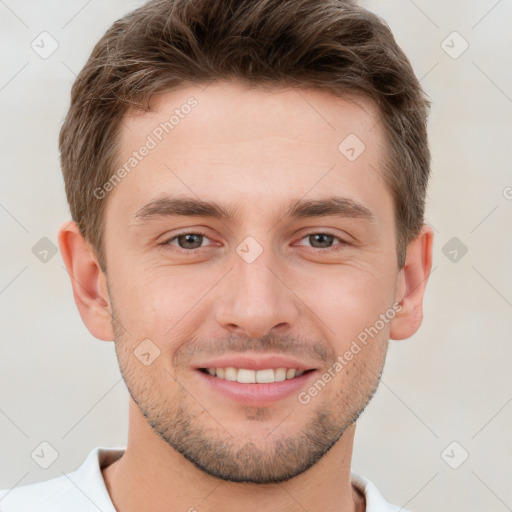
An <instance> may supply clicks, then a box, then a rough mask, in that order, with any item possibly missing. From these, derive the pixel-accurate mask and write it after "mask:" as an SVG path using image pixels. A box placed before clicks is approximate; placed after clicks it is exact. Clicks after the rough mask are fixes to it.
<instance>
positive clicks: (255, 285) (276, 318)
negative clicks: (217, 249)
mask: <svg viewBox="0 0 512 512" xmlns="http://www.w3.org/2000/svg"><path fill="white" fill-rule="evenodd" d="M261 238H262V237H260V239H261ZM265 240H266V242H265V244H263V243H260V242H259V241H256V240H255V238H253V237H247V238H246V239H245V240H244V241H242V243H240V244H239V246H238V247H237V248H236V254H234V255H233V256H234V257H233V264H232V270H231V272H230V273H229V275H228V276H227V279H226V282H225V283H224V284H223V287H222V290H221V293H220V296H219V297H218V299H217V300H218V303H217V321H218V323H219V324H220V325H221V326H223V327H225V328H227V329H231V330H233V329H235V328H236V329H237V330H242V331H244V333H245V334H246V335H249V336H251V337H257V336H264V335H265V334H267V333H268V332H269V331H270V330H271V329H272V328H274V327H276V326H278V325H281V324H288V327H289V326H290V325H292V323H293V322H294V321H295V320H296V318H297V316H298V309H297V304H296V302H295V297H294V295H293V293H291V292H290V290H289V289H288V288H287V287H286V286H285V284H284V283H283V282H282V281H284V279H283V277H278V276H279V273H280V269H281V268H283V265H282V264H281V262H280V261H279V257H278V255H275V254H274V251H273V250H272V246H271V242H270V237H266V238H265Z"/></svg>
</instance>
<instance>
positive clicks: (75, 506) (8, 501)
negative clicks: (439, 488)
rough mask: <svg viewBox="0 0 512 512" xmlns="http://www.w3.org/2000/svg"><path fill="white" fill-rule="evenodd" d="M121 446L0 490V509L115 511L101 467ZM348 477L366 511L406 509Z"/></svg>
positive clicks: (360, 480)
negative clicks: (72, 466)
mask: <svg viewBox="0 0 512 512" xmlns="http://www.w3.org/2000/svg"><path fill="white" fill-rule="evenodd" d="M124 450H125V448H124V447H109V448H107V447H98V448H95V449H94V450H92V451H91V452H90V453H89V455H88V456H87V458H86V459H85V460H84V462H82V464H81V465H80V467H79V468H78V469H77V470H76V471H73V472H72V473H68V474H63V475H62V476H59V477H56V478H53V479H51V480H46V481H44V482H38V483H35V484H30V485H24V486H21V487H16V488H14V489H12V490H9V489H4V490H0V510H1V511H2V512H21V511H29V510H38V512H69V510H73V511H74V512H98V511H101V512H116V509H115V508H114V505H113V504H112V500H111V499H110V495H109V494H108V491H107V488H106V485H105V481H104V480H103V475H102V473H101V468H103V467H105V466H108V465H109V464H111V463H113V462H114V461H115V460H116V459H118V458H119V457H120V456H121V455H122V454H123V453H124ZM351 480H352V483H353V484H354V486H355V487H357V488H358V489H359V490H360V491H361V492H362V493H363V494H364V495H365V498H366V512H408V511H407V510H405V509H404V508H399V507H397V506H395V505H391V504H390V503H388V502H387V501H385V500H384V498H383V497H382V495H381V494H380V492H379V491H378V489H377V488H376V487H375V486H374V485H373V484H372V483H371V482H370V481H369V480H367V479H366V478H364V477H363V476H361V475H359V474H358V473H356V472H354V471H351Z"/></svg>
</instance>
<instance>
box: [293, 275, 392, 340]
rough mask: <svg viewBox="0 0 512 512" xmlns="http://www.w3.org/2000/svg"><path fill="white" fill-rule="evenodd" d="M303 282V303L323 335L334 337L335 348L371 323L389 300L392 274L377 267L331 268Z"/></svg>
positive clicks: (385, 309)
mask: <svg viewBox="0 0 512 512" xmlns="http://www.w3.org/2000/svg"><path fill="white" fill-rule="evenodd" d="M307 283H308V286H306V287H303V292H302V293H303V294H304V295H300V294H298V295H299V296H301V297H302V296H304V297H305V299H304V302H305V303H306V305H307V306H308V307H309V308H311V310H312V311H313V312H314V313H315V314H316V315H317V316H318V318H320V319H321V320H322V323H323V325H324V326H326V331H325V334H326V336H327V338H331V339H333V338H334V339H335V340H336V343H335V345H339V347H336V348H338V349H339V350H341V349H342V348H343V347H344V346H345V345H346V344H347V343H349V344H350V341H351V340H352V339H354V338H356V337H357V336H358V335H359V333H360V332H362V331H364V329H365V328H369V327H371V326H373V325H374V324H375V322H376V321H377V320H378V319H379V318H380V315H381V314H386V312H388V311H389V310H390V308H391V306H392V302H393V291H394V288H393V284H394V280H393V275H392V273H391V272H386V271H385V269H379V268H377V267H373V268H364V269H363V268H362V267H360V266H358V267H355V266H348V265H347V266H343V267H340V268H339V269H337V270H334V269H333V268H332V267H331V269H330V271H329V272H328V273H327V272H326V273H325V275H322V273H318V274H317V275H316V276H315V278H314V279H311V278H310V279H309V281H308V282H307ZM379 325H380V324H379ZM381 330H383V329H381Z"/></svg>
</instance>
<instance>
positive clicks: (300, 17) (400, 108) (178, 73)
mask: <svg viewBox="0 0 512 512" xmlns="http://www.w3.org/2000/svg"><path fill="white" fill-rule="evenodd" d="M221 79H225V80H232V79H235V80H241V81H244V82H247V83H249V84H252V85H254V86H256V85H262V84H263V85H271V86H272V85H275V86H283V85H290V86H292V87H297V88H309V89H317V90H322V91H329V92H332V93H334V94H335V95H337V96H340V97H342V96H343V95H344V94H345V95H346V94H347V93H350V92H359V93H362V94H364V95H365V96H367V97H369V98H371V99H372V100H373V101H374V102H375V103H376V105H377V106H378V108H379V112H380V121H381V122H382V124H383V127H384V131H385V133H386V139H387V147H388V157H387V161H386V162H383V169H384V172H383V177H384V179H385V180H386V183H387V184H388V186H389V188H390V191H391V193H392V196H393V200H394V205H395V223H396V233H397V256H398V263H399V267H400V268H402V267H403V265H404V261H405V254H406V249H407V245H408V243H409V242H410V241H411V240H412V239H413V238H415V237H416V236H417V234H418V233H419V230H420V228H421V225H422V224H423V215H424V208H425V196H426V189H427V183H428V177H429V173H430V150H429V147H428V141H427V126H426V124H427V122H426V121H427V116H428V110H429V106H430V102H429V101H428V99H427V97H426V95H425V93H424V92H423V90H422V88H421V85H420V83H419V81H418V79H417V78H416V76H415V74H414V71H413V69H412V67H411V64H410V62H409V60H408V59H407V57H406V56H405V54H404V53H403V51H402V50H401V49H400V47H399V46H398V44H397V43H396V41H395V39H394V37H393V34H392V33H391V30H390V28H389V27H388V25H387V24H386V23H385V22H384V21H383V20H382V19H381V18H380V17H378V16H377V15H375V14H373V13H371V12H369V11H368V10H366V9H364V8H362V7H359V6H357V5H355V3H354V2H352V1H350V0H151V1H149V2H147V3H146V4H144V5H143V6H142V7H140V8H139V9H136V10H135V11H133V12H131V13H129V14H128V15H126V16H124V17H123V18H121V19H120V20H118V21H116V22H115V23H114V24H113V25H112V26H111V27H110V28H109V29H108V30H107V32H106V33H105V35H104V36H103V37H102V38H101V39H100V41H99V42H98V43H97V44H96V46H95V48H94V50H93V51H92V54H91V56H90V58H89V60H88V61H87V63H86V65H85V66H84V68H83V69H82V71H81V72H80V74H79V75H78V77H77V79H76V81H75V83H74V85H73V88H72V92H71V106H70V109H69V112H68V114H67V117H66V119H65V121H64V124H63V126H62V129H61V132H60V137H59V147H60V151H61V165H62V171H63V175H64V181H65V186H66V194H67V199H68V202H69V206H70V210H71V215H72V217H73V220H74V221H76V222H77V224H78V226H79V228H80V231H81V233H82V235H83V236H84V237H85V239H86V240H87V241H88V242H89V243H90V244H91V246H92V247H93V249H94V251H95V253H96V256H97V258H98V262H99V264H100V266H101V268H102V270H103V271H104V272H106V263H107V262H106V260H105V252H104V240H103V232H104V219H103V216H104V210H105V203H106V200H102V199H99V198H98V197H96V195H95V193H94V190H97V189H98V187H102V186H103V185H104V184H105V183H106V182H108V180H109V178H110V177H111V176H112V175H113V173H114V171H115V169H116V165H117V145H118V140H119V133H120V127H121V119H122V117H123V115H124V114H125V113H126V112H127V110H128V109H129V108H132V107H135V108H140V109H142V110H146V111H147V110H149V101H150V98H151V97H152V95H154V94H155V93H158V92H163V91H166V90H170V89H172V88H174V87H177V86H182V85H183V84H186V83H191V84H207V83H211V82H213V81H216V80H221ZM340 142H341V141H340Z"/></svg>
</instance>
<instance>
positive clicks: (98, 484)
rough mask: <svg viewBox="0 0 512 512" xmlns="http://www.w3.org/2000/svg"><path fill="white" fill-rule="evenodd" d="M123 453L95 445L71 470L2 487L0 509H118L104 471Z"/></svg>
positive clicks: (13, 511)
mask: <svg viewBox="0 0 512 512" xmlns="http://www.w3.org/2000/svg"><path fill="white" fill-rule="evenodd" d="M121 455H122V450H121V449H118V448H101V447H99V448H95V449H94V450H92V451H91V452H90V453H89V455H88V456H87V458H86V459H85V461H84V462H83V463H82V465H81V466H80V467H79V468H78V469H77V470H76V471H73V472H71V473H68V474H66V473H64V474H62V475H61V476H58V477H55V478H52V479H49V480H45V481H43V482H37V483H34V484H29V485H22V486H20V487H14V488H12V489H2V490H0V511H1V512H36V511H37V512H64V511H66V512H69V510H74V511H77V512H78V511H80V512H89V511H91V512H93V511H94V512H98V509H99V510H102V511H103V512H115V509H114V508H113V505H112V502H111V500H110V497H109V495H108V492H107V489H106V487H105V483H104V481H103V478H102V474H101V467H103V465H105V461H106V460H108V459H112V458H117V457H119V456H121Z"/></svg>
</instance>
